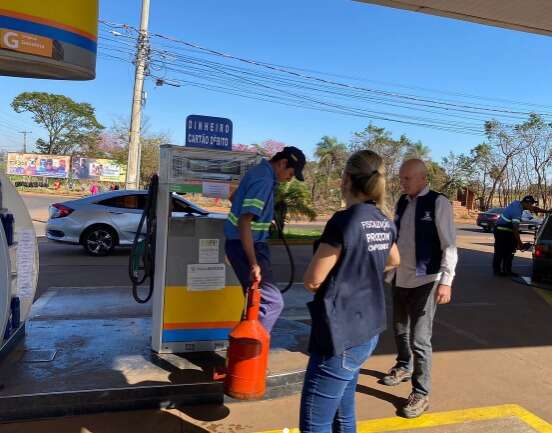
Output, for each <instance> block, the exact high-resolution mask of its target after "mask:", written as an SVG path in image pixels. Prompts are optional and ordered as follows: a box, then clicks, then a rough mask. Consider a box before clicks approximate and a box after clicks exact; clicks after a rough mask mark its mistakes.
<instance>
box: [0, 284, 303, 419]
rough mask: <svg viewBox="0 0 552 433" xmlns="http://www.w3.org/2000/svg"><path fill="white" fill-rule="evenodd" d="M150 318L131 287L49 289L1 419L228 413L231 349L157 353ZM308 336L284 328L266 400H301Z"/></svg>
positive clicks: (4, 395)
mask: <svg viewBox="0 0 552 433" xmlns="http://www.w3.org/2000/svg"><path fill="white" fill-rule="evenodd" d="M294 289H295V290H296V291H297V290H299V287H295V288H294ZM294 298H296V296H294ZM290 309H291V310H293V305H290ZM151 310H152V307H151V301H150V302H148V303H146V304H137V303H136V302H135V301H134V299H133V298H132V296H131V293H130V288H124V287H114V288H87V287H84V288H59V289H56V288H52V289H50V290H49V291H48V292H47V293H46V294H45V295H44V296H42V297H41V298H40V299H39V300H38V301H37V302H36V303H35V304H34V305H33V309H32V312H31V315H30V317H29V319H28V320H27V324H26V336H25V338H24V339H22V340H21V341H20V343H19V345H18V346H16V347H15V348H14V349H13V350H11V351H10V352H9V354H8V355H7V356H6V357H5V358H4V359H2V360H0V385H1V386H0V407H2V411H1V414H0V420H13V419H30V418H38V417H47V416H61V415H71V414H82V413H91V412H103V411H111V410H129V409H139V408H157V407H163V408H166V407H178V406H179V405H184V404H186V405H189V404H205V403H211V404H212V403H215V404H217V403H220V404H222V403H223V402H224V401H225V398H226V399H228V397H225V396H224V394H223V383H222V382H220V381H217V380H214V373H215V372H217V371H220V370H221V369H222V368H223V367H224V363H225V356H226V352H225V350H218V351H209V352H190V353H182V354H173V353H166V354H163V353H155V352H154V351H152V349H151V327H152V318H151V317H152V311H151ZM308 335H309V326H308V325H307V324H305V323H303V322H301V321H298V320H288V319H286V318H285V314H284V317H282V318H281V319H280V320H279V321H278V323H277V325H276V327H275V329H274V330H273V334H272V340H271V350H270V357H269V368H268V370H269V371H268V377H267V392H266V395H265V398H275V397H279V396H283V395H289V394H293V393H297V392H300V390H301V385H302V381H303V377H304V372H305V367H306V361H307V355H306V351H305V349H306V345H307V340H308Z"/></svg>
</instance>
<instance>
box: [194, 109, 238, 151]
mask: <svg viewBox="0 0 552 433" xmlns="http://www.w3.org/2000/svg"><path fill="white" fill-rule="evenodd" d="M186 146H188V147H201V148H203V149H215V150H232V121H231V120H230V119H225V118H224V117H211V116H198V115H196V114H191V115H189V116H188V117H187V118H186Z"/></svg>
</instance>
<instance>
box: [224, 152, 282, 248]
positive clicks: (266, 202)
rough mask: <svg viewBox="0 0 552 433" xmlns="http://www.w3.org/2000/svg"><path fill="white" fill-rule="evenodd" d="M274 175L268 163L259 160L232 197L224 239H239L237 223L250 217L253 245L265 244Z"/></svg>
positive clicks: (274, 182) (272, 195) (270, 218)
mask: <svg viewBox="0 0 552 433" xmlns="http://www.w3.org/2000/svg"><path fill="white" fill-rule="evenodd" d="M276 185H277V179H276V173H274V170H273V169H272V166H271V165H270V163H269V162H268V161H266V160H262V161H261V163H260V164H258V165H256V166H255V167H253V168H251V169H250V170H249V171H248V172H247V173H246V175H245V176H244V177H243V179H242V180H241V182H240V185H239V186H238V189H237V190H236V192H235V193H234V199H233V201H232V208H231V209H230V213H229V214H228V219H227V220H226V222H225V223H224V235H225V236H226V239H239V238H240V232H239V229H238V219H239V217H240V216H242V215H244V214H248V213H249V214H253V215H255V218H254V219H253V221H252V222H251V230H252V233H253V241H254V242H265V241H266V239H267V238H268V230H269V228H270V223H271V222H272V219H273V218H274V190H275V189H276Z"/></svg>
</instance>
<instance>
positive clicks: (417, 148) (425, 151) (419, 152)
mask: <svg viewBox="0 0 552 433" xmlns="http://www.w3.org/2000/svg"><path fill="white" fill-rule="evenodd" d="M430 154H431V150H430V149H429V147H427V146H426V145H424V144H423V143H422V142H421V141H418V142H416V143H409V144H408V145H407V147H406V152H405V154H404V159H421V160H422V161H428V160H429V159H430V156H429V155H430Z"/></svg>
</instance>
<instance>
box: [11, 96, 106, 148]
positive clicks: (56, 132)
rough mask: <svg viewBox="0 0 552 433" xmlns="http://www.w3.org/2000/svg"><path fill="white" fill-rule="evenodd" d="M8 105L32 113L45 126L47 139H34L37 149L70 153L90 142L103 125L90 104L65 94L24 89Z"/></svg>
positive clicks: (94, 138)
mask: <svg viewBox="0 0 552 433" xmlns="http://www.w3.org/2000/svg"><path fill="white" fill-rule="evenodd" d="M11 106H12V108H13V109H14V110H15V112H17V113H24V112H29V113H32V114H33V120H34V121H35V122H36V123H37V124H39V125H41V126H43V127H44V128H46V130H47V131H48V141H44V140H42V139H38V140H37V142H36V146H37V149H38V150H39V151H40V152H43V153H48V154H70V153H73V152H74V151H75V150H77V149H79V148H80V147H81V146H83V145H86V143H88V145H90V143H91V140H92V141H94V140H96V139H97V137H98V135H99V132H100V131H101V130H102V129H103V126H102V125H101V124H100V123H99V122H98V121H97V120H96V116H95V113H94V108H93V107H92V105H90V104H88V103H85V102H75V101H73V100H72V99H71V98H69V97H67V96H64V95H55V94H52V93H45V92H23V93H21V94H19V95H18V96H16V97H15V98H14V99H13V101H12V103H11Z"/></svg>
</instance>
